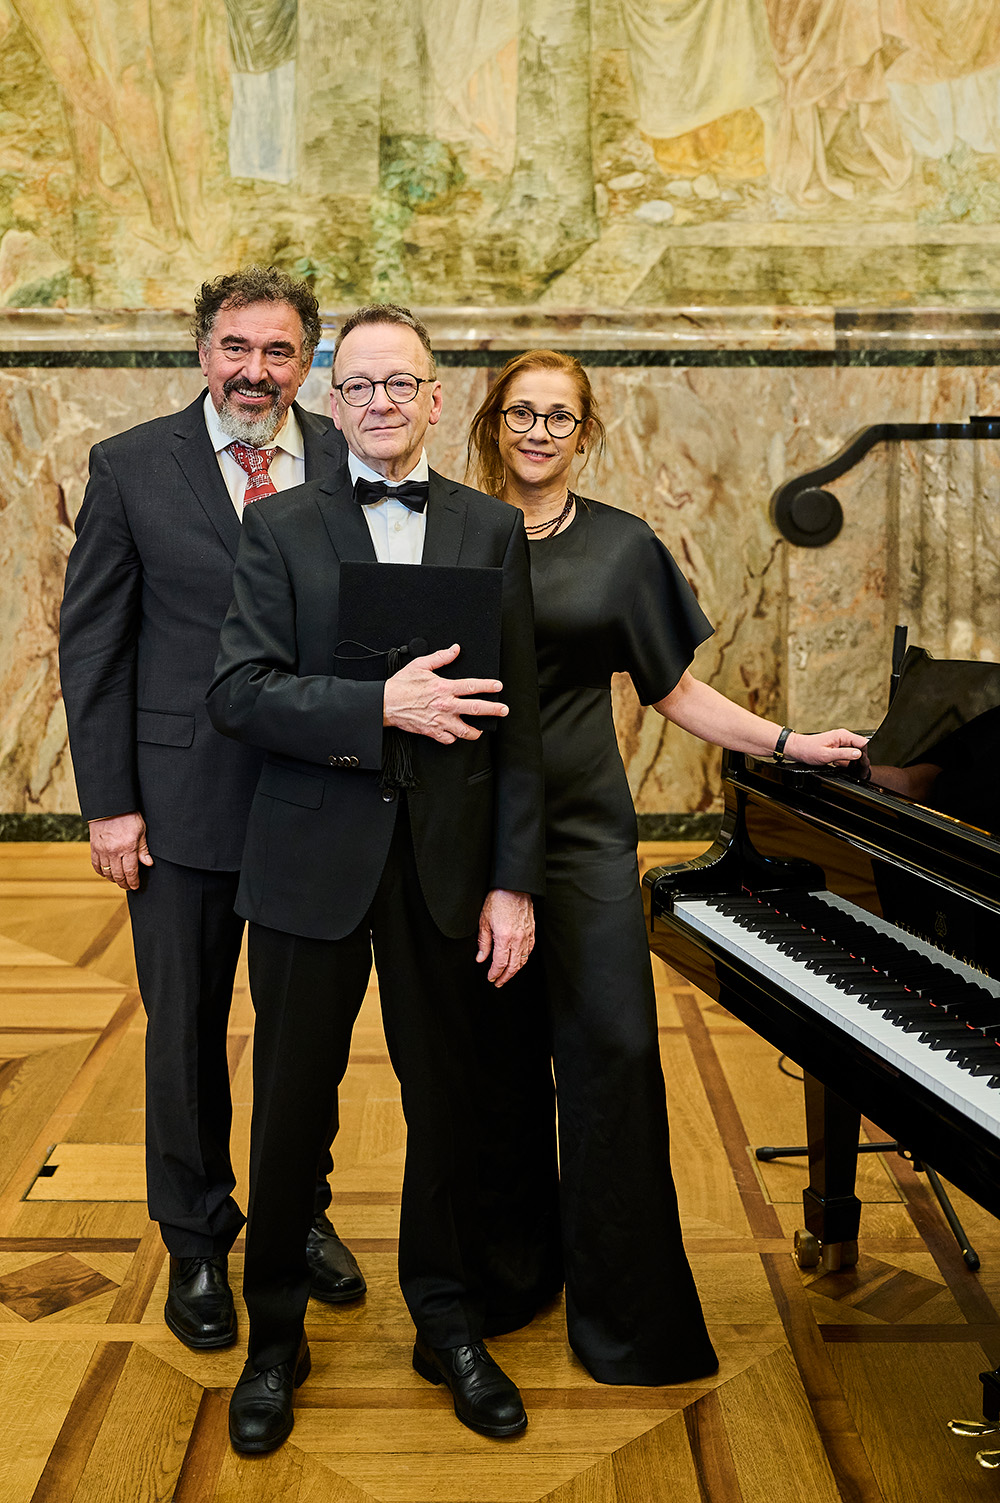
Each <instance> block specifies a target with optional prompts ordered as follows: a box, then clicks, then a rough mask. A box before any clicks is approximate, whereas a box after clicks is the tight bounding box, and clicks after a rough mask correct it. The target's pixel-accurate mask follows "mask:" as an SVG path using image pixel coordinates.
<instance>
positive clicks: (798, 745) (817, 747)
mask: <svg viewBox="0 0 1000 1503" xmlns="http://www.w3.org/2000/svg"><path fill="white" fill-rule="evenodd" d="M867 745H868V737H867V736H858V735H856V734H855V732H854V731H845V730H843V729H840V730H837V731H817V732H816V734H815V735H812V736H803V735H800V734H799V733H798V731H793V732H792V734H791V735H790V736H789V738H788V740H787V741H786V742H785V756H786V757H788V758H790V759H791V760H792V761H793V762H803V763H805V765H806V766H807V767H828V766H833V767H848V766H849V765H850V764H851V763H852V762H857V761H859V760H860V759H861V758H862V757H863V756H864V753H865V747H866V746H867Z"/></svg>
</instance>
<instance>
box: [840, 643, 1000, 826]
mask: <svg viewBox="0 0 1000 1503" xmlns="http://www.w3.org/2000/svg"><path fill="white" fill-rule="evenodd" d="M868 758H869V761H870V763H871V781H872V784H873V786H875V787H877V788H881V789H882V790H883V791H885V792H888V793H895V794H902V795H903V796H904V797H905V798H909V799H912V800H913V801H914V802H915V803H918V804H922V805H923V806H924V807H925V808H928V809H934V810H936V811H938V812H939V813H941V814H946V815H948V816H949V817H950V818H952V819H957V820H961V821H962V822H963V823H965V824H968V825H971V826H972V827H973V828H975V829H977V830H983V831H986V832H987V833H989V834H991V835H994V836H998V835H1000V778H998V777H997V768H998V763H1000V664H997V663H990V662H970V661H964V660H953V661H948V660H942V659H937V658H933V657H932V656H931V654H930V653H929V652H926V651H925V650H924V649H923V648H920V647H910V648H909V649H908V650H907V652H906V656H905V657H904V659H903V663H902V667H901V670H900V675H899V684H898V687H897V689H896V693H895V695H894V696H893V699H892V703H891V704H890V706H889V709H888V711H887V713H886V715H885V718H884V719H883V721H882V723H881V725H880V726H879V728H878V730H877V731H876V732H875V734H874V736H873V737H872V738H871V741H870V742H869V743H868Z"/></svg>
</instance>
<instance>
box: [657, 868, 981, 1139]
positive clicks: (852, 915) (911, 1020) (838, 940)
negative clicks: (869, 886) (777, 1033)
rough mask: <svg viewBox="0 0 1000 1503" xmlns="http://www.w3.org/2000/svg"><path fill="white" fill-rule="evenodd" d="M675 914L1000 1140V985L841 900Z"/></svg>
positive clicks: (751, 899) (781, 896)
mask: <svg viewBox="0 0 1000 1503" xmlns="http://www.w3.org/2000/svg"><path fill="white" fill-rule="evenodd" d="M673 913H674V916H675V918H676V919H679V920H681V921H682V922H683V923H684V924H685V925H686V926H687V927H688V928H690V929H691V930H692V931H694V932H695V933H697V934H699V935H702V936H704V937H706V938H708V939H711V940H714V941H715V942H716V944H721V945H722V946H723V948H724V949H725V950H726V951H727V952H729V953H730V954H731V955H732V957H733V958H734V959H737V960H740V961H742V962H743V963H744V964H745V965H747V966H749V967H750V968H752V969H753V970H756V971H757V972H759V973H760V975H761V976H762V977H763V978H765V979H766V980H768V981H769V982H771V983H772V984H777V985H779V986H780V987H782V988H783V989H784V990H785V991H786V992H788V993H790V994H791V995H793V996H794V997H796V998H797V999H798V1000H799V1002H801V1003H802V1004H803V1005H804V1006H806V1007H807V1008H810V1009H811V1010H812V1011H813V1012H814V1013H815V1014H816V1015H817V1017H821V1018H824V1019H826V1020H827V1021H828V1022H830V1023H832V1024H834V1025H835V1026H836V1027H837V1028H838V1029H840V1030H841V1031H842V1032H844V1033H846V1034H847V1035H849V1036H850V1037H851V1038H853V1039H855V1040H857V1041H858V1042H860V1043H861V1044H863V1045H865V1046H866V1047H867V1048H868V1049H869V1050H871V1051H872V1052H873V1053H874V1054H876V1055H877V1056H878V1057H879V1058H881V1059H883V1060H885V1061H886V1062H887V1063H888V1064H889V1065H891V1066H893V1067H894V1068H895V1069H897V1070H898V1071H900V1073H901V1074H903V1075H905V1076H908V1077H910V1078H911V1079H913V1080H914V1081H917V1082H919V1083H920V1084H921V1085H923V1086H925V1087H926V1088H927V1089H928V1090H930V1091H932V1092H933V1093H934V1095H935V1096H937V1097H938V1098H939V1099H941V1100H943V1101H946V1102H948V1103H950V1105H951V1106H953V1107H954V1108H956V1109H957V1110H958V1111H960V1112H962V1113H964V1114H965V1115H966V1116H968V1117H969V1118H971V1119H972V1120H973V1121H975V1122H976V1123H978V1124H979V1125H980V1126H981V1127H984V1128H985V1129H986V1130H987V1131H988V1132H991V1133H993V1134H995V1135H997V1136H1000V984H998V983H997V982H996V981H994V980H993V979H992V978H991V977H987V976H984V975H982V973H981V972H979V971H977V970H974V969H973V968H972V967H971V966H968V965H965V964H963V962H962V961H960V960H954V959H953V958H952V957H951V956H948V955H945V954H943V953H942V952H941V951H940V950H936V949H934V947H933V946H932V945H928V944H926V943H924V941H922V940H919V939H915V938H912V937H911V936H909V935H906V934H903V933H902V932H901V931H900V930H898V929H896V928H894V927H893V926H892V925H891V924H888V923H886V922H885V921H884V920H883V919H879V918H876V917H875V916H874V915H873V914H870V913H868V912H867V911H866V910H865V909H863V908H858V907H857V906H856V905H855V904H853V903H850V902H848V901H847V900H846V899H844V898H839V897H836V896H835V895H834V894H832V893H801V892H798V893H771V892H768V893H765V894H762V895H760V896H759V897H758V896H755V895H753V894H750V893H742V894H740V895H736V896H729V897H718V898H697V899H696V898H684V899H680V898H679V899H676V900H675V902H674V907H673ZM781 947H784V949H792V950H793V951H794V953H793V954H787V953H783V949H782V948H781ZM928 962H930V964H929V963H928ZM816 967H819V968H820V969H821V970H822V971H823V974H817V972H816ZM845 987H846V988H848V990H846V991H845ZM934 1045H936V1047H934ZM994 1049H995V1050H996V1059H995V1060H994V1059H992V1051H993V1050H994ZM960 1059H964V1062H965V1067H964V1068H963V1064H962V1063H961V1062H960ZM973 1069H975V1070H978V1071H980V1072H981V1073H972V1070H973Z"/></svg>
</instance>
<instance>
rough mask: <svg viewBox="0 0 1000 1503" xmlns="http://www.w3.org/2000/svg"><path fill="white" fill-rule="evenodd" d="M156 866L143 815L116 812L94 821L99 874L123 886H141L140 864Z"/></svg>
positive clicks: (92, 860) (94, 860)
mask: <svg viewBox="0 0 1000 1503" xmlns="http://www.w3.org/2000/svg"><path fill="white" fill-rule="evenodd" d="M140 863H141V864H142V865H143V866H152V864H153V858H152V856H151V855H150V854H149V851H148V850H147V849H146V821H145V820H144V819H143V817H142V815H141V814H115V815H113V816H112V817H111V818H110V819H92V820H91V821H90V864H91V866H92V867H93V868H94V870H95V872H96V873H97V875H98V876H99V877H107V879H108V881H109V882H116V883H117V884H118V886H119V887H122V888H125V887H133V888H135V887H138V886H139V866H140Z"/></svg>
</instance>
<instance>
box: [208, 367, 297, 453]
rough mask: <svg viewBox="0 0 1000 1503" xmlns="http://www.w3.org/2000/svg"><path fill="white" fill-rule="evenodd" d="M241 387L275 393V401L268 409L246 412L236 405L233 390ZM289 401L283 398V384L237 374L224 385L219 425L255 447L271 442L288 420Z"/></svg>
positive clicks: (236, 437) (228, 433)
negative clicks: (286, 417)
mask: <svg viewBox="0 0 1000 1503" xmlns="http://www.w3.org/2000/svg"><path fill="white" fill-rule="evenodd" d="M240 391H244V392H253V393H255V394H256V395H258V396H259V395H260V394H261V393H262V392H263V393H266V394H267V395H268V396H273V397H274V399H275V400H274V403H273V405H272V406H271V407H269V408H268V409H267V411H266V412H258V413H247V412H243V411H241V410H240V409H239V408H237V407H236V406H235V405H234V402H233V400H232V395H233V393H238V392H240ZM287 411H288V404H287V403H283V402H282V401H281V387H280V386H278V385H277V383H276V382H274V381H269V380H267V379H266V378H265V379H264V380H263V381H257V382H251V381H246V380H244V379H243V377H241V376H235V377H233V379H232V380H230V381H227V382H226V383H225V385H224V386H223V388H222V406H221V407H220V408H219V427H220V428H221V429H222V431H223V433H225V434H226V435H227V437H229V438H234V439H236V441H237V442H238V443H241V444H252V445H253V447H254V448H255V449H259V448H261V447H262V446H263V445H264V444H269V443H270V442H271V440H272V438H273V437H274V435H275V434H276V433H277V431H278V429H279V428H280V427H281V425H282V423H283V422H284V421H285V413H286V412H287Z"/></svg>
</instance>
